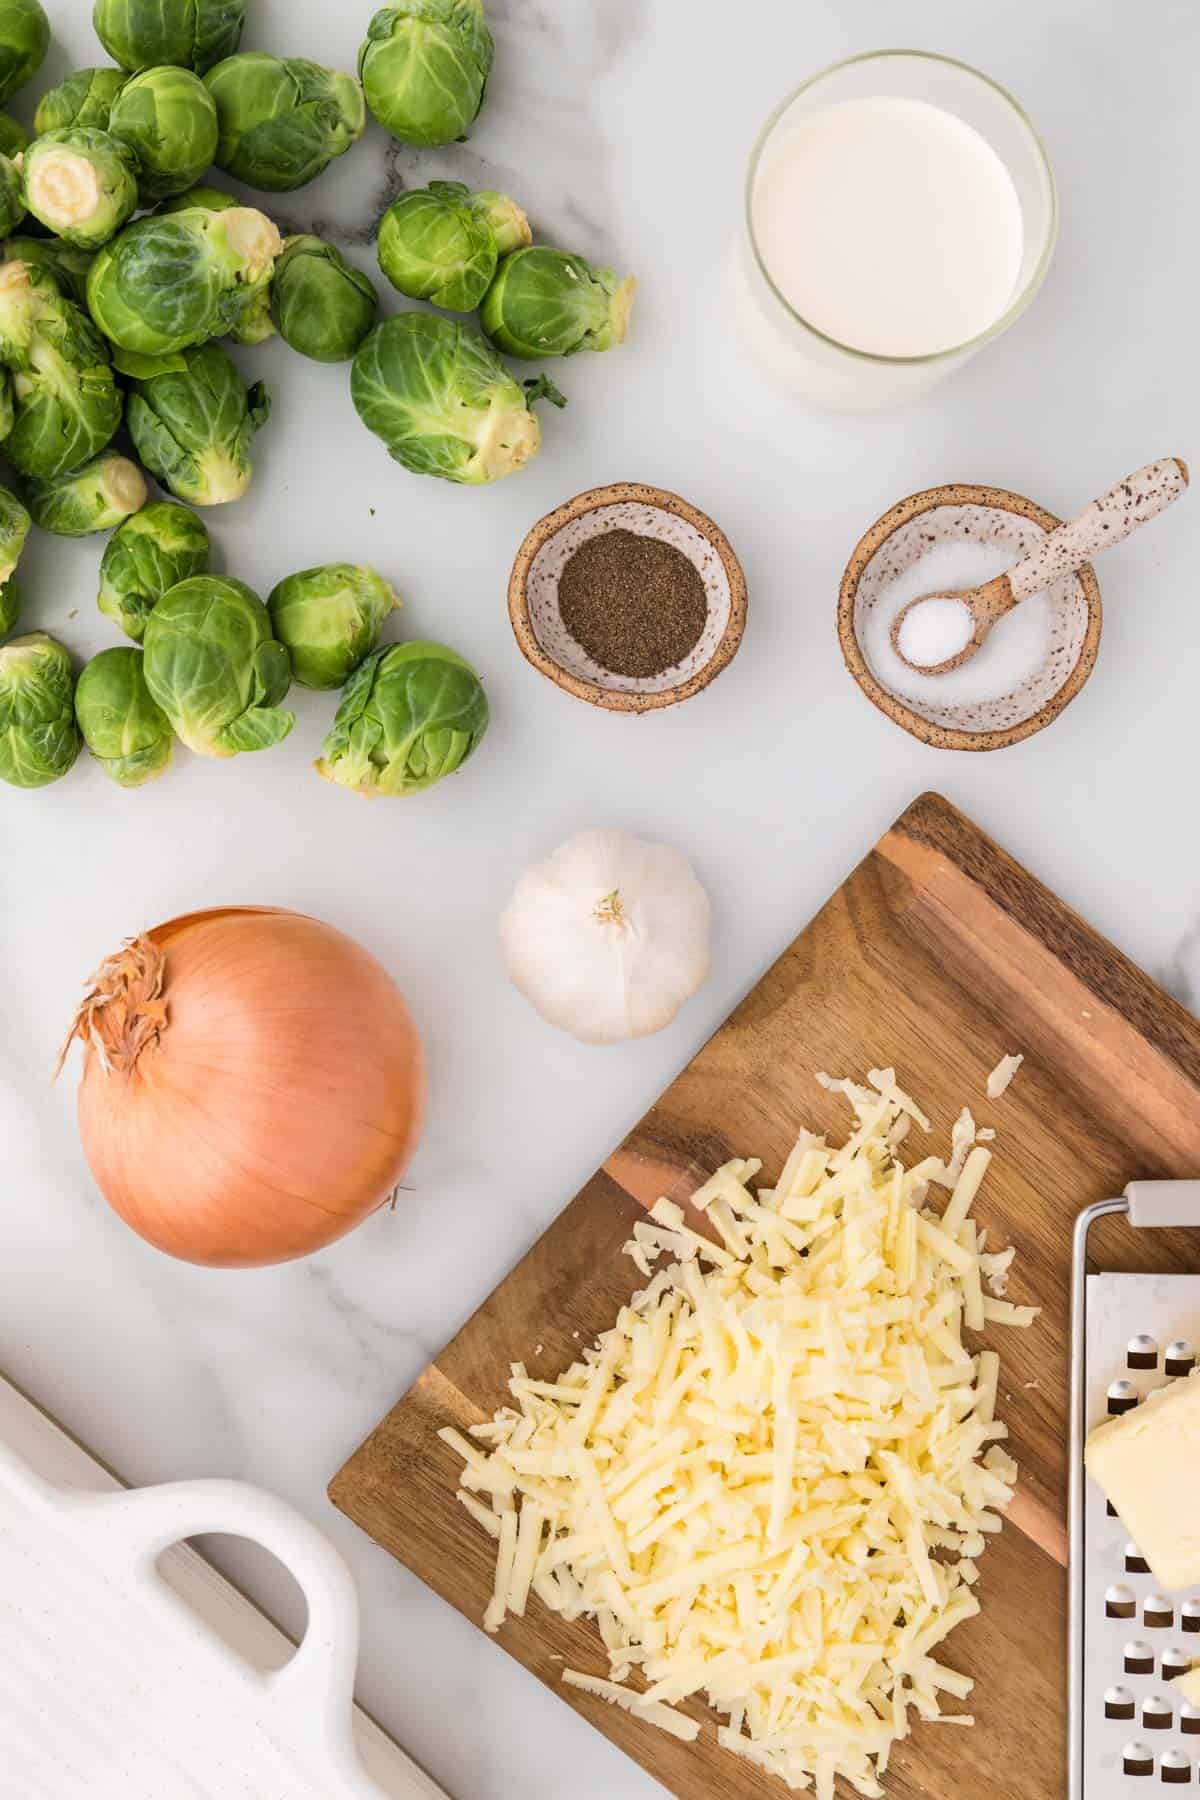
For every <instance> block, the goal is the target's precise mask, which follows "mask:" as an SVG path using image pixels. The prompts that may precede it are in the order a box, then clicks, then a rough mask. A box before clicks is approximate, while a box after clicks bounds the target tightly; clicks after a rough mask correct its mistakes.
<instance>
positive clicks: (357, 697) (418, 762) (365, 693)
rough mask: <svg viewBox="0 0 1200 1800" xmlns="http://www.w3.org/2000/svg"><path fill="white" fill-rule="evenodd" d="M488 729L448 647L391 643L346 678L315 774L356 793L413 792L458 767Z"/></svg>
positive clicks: (470, 682) (475, 687) (461, 665)
mask: <svg viewBox="0 0 1200 1800" xmlns="http://www.w3.org/2000/svg"><path fill="white" fill-rule="evenodd" d="M487 727H488V703H487V696H486V695H485V694H484V691H483V683H482V682H481V681H480V679H479V677H478V675H477V674H476V673H475V671H474V669H473V668H472V667H471V665H470V663H469V662H467V661H466V660H465V659H464V658H463V657H461V656H459V655H458V654H457V652H456V651H454V650H448V649H447V648H446V646H445V644H428V643H417V644H392V645H390V646H389V647H388V648H387V649H386V650H377V651H376V652H375V654H374V655H373V656H369V657H368V658H367V660H366V662H364V663H363V664H361V666H360V667H359V668H358V669H356V670H355V672H354V674H353V675H352V676H351V677H350V680H349V681H348V683H347V684H346V692H345V694H344V696H343V698H342V703H341V705H340V706H339V707H338V709H337V713H336V715H335V717H334V721H333V726H332V728H331V730H330V732H329V736H328V737H327V738H326V739H325V747H324V750H323V752H322V755H321V760H320V761H319V762H318V763H317V765H316V769H317V773H318V775H323V776H324V778H325V780H326V781H333V782H336V783H337V784H338V786H339V787H347V788H352V789H353V790H354V792H355V793H357V794H366V795H368V796H374V795H377V794H416V793H419V792H420V791H421V790H422V788H428V787H432V786H433V784H434V782H435V781H440V780H441V779H442V777H443V775H453V774H454V772H455V770H456V769H461V767H462V765H463V764H464V763H465V762H466V760H467V758H468V757H469V756H471V755H472V754H473V752H474V751H475V750H476V749H477V748H478V746H479V743H480V740H481V739H482V737H483V734H484V732H485V731H486V730H487Z"/></svg>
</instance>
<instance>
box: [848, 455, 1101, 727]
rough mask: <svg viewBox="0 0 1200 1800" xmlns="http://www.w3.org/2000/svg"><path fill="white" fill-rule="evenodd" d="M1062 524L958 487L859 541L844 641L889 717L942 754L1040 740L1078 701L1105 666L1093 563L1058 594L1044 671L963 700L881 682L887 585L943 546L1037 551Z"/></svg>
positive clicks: (1029, 506) (921, 501) (915, 505)
mask: <svg viewBox="0 0 1200 1800" xmlns="http://www.w3.org/2000/svg"><path fill="white" fill-rule="evenodd" d="M1060 523H1061V520H1059V519H1058V518H1057V517H1056V515H1055V514H1054V513H1052V512H1047V511H1046V508H1045V507H1044V506H1038V505H1037V504H1036V503H1035V502H1034V501H1032V500H1027V499H1026V498H1025V497H1024V495H1022V494H1012V493H1010V492H1009V491H1008V489H1007V488H993V487H976V486H974V485H972V484H969V483H954V484H951V485H948V486H946V487H935V488H927V489H926V490H925V491H924V492H923V493H920V494H910V496H909V498H908V499H907V500H901V501H900V502H899V503H898V504H897V505H896V506H893V507H892V509H891V511H890V512H886V513H884V515H883V517H882V518H881V519H877V520H876V522H875V524H874V525H872V526H871V529H870V530H869V531H868V532H866V533H865V535H864V536H863V537H862V538H861V539H860V540H859V543H858V545H857V547H856V549H855V551H854V554H853V556H852V557H851V558H850V561H849V562H848V563H847V565H846V573H845V574H844V575H843V576H842V586H841V592H840V594H839V596H838V637H839V639H840V641H841V646H842V655H843V657H844V658H845V662H846V667H847V668H848V669H849V670H850V673H851V674H852V675H853V677H854V679H855V680H856V681H857V683H858V685H859V687H861V688H862V690H863V692H864V694H866V696H867V698H868V699H869V700H871V701H873V702H874V704H875V705H876V706H877V707H878V708H879V710H880V711H881V712H883V713H886V714H887V716H888V718H889V719H892V720H894V722H895V723H896V724H897V725H902V726H903V727H904V729H905V731H911V733H912V734H913V736H914V737H917V738H920V739H921V740H922V742H923V743H926V744H932V745H933V746H934V747H935V748H936V749H938V750H1003V749H1004V748H1005V747H1006V746H1007V745H1009V744H1017V743H1020V741H1021V740H1022V738H1027V737H1032V736H1033V734H1034V732H1035V731H1041V729H1042V727H1043V726H1045V725H1049V724H1050V722H1051V720H1052V719H1056V718H1057V717H1058V715H1059V713H1060V712H1061V711H1062V710H1063V708H1064V706H1066V705H1068V704H1069V702H1070V701H1072V700H1073V699H1074V698H1075V696H1076V694H1077V693H1078V692H1079V690H1080V689H1081V688H1082V687H1083V684H1084V682H1085V681H1086V680H1087V678H1088V676H1089V675H1090V674H1091V672H1092V670H1093V668H1094V667H1095V665H1096V654H1097V651H1098V650H1099V648H1100V628H1101V624H1102V620H1103V608H1102V606H1101V603H1100V585H1099V583H1098V582H1097V580H1096V575H1095V571H1094V570H1093V568H1092V566H1091V564H1090V563H1089V564H1087V565H1086V566H1085V567H1084V568H1082V569H1080V570H1078V571H1077V572H1076V574H1074V575H1070V576H1067V577H1066V579H1065V580H1062V581H1056V582H1055V583H1054V585H1053V587H1052V588H1050V589H1049V605H1050V642H1049V648H1048V651H1047V654H1046V657H1045V659H1044V661H1043V662H1042V664H1041V667H1040V668H1039V669H1038V670H1037V671H1036V672H1035V673H1034V674H1033V675H1032V676H1031V677H1030V678H1029V679H1028V680H1026V681H1025V682H1023V683H1022V684H1021V686H1019V687H1017V688H1014V689H1011V690H1010V691H1009V692H1007V693H1003V694H997V695H995V696H994V697H992V698H989V699H986V700H973V701H971V702H969V703H968V702H965V701H960V702H958V703H949V702H938V701H937V700H935V699H933V698H930V699H929V700H924V699H921V700H916V699H914V698H913V697H912V696H911V695H905V696H903V697H902V696H901V695H899V694H895V693H893V692H892V690H891V689H890V688H888V687H887V686H885V685H884V683H883V682H882V681H881V680H880V679H879V678H878V676H877V675H876V674H875V672H874V670H873V669H872V668H871V666H870V663H869V662H868V660H867V657H866V654H865V652H864V649H863V644H864V641H865V639H866V626H867V622H868V619H869V617H870V614H871V611H872V609H873V608H874V607H875V606H876V605H877V604H878V603H879V600H880V597H881V596H882V594H883V591H884V589H885V588H886V587H887V585H888V583H889V582H890V581H891V580H892V579H893V578H894V577H895V576H897V575H900V574H902V573H903V572H904V571H905V570H907V569H910V568H912V566H913V564H914V563H916V562H917V561H918V560H919V559H920V558H921V557H922V556H926V555H928V553H929V551H930V550H931V549H932V548H933V547H934V545H936V544H941V543H945V542H950V541H953V540H954V539H969V540H972V541H974V542H975V543H979V544H986V545H988V546H989V547H998V548H1001V549H1003V550H1005V551H1009V550H1011V552H1012V560H1013V562H1016V560H1017V558H1018V557H1020V556H1022V555H1024V553H1025V552H1026V551H1027V550H1032V549H1033V547H1034V545H1035V544H1037V543H1038V541H1039V540H1040V539H1041V538H1043V537H1044V536H1045V535H1046V533H1047V532H1049V531H1053V529H1054V527H1055V526H1056V525H1058V524H1060Z"/></svg>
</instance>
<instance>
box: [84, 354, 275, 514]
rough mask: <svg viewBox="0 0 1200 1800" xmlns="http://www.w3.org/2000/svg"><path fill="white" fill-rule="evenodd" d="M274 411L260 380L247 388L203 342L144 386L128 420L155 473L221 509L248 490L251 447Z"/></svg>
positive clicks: (197, 501)
mask: <svg viewBox="0 0 1200 1800" xmlns="http://www.w3.org/2000/svg"><path fill="white" fill-rule="evenodd" d="M119 360H120V358H119V357H118V361H119ZM270 410H271V401H270V396H269V395H268V393H267V390H266V388H265V387H264V386H263V384H262V382H261V381H256V382H255V384H254V386H253V387H252V388H249V389H248V388H247V387H246V384H245V382H244V381H243V380H242V378H241V376H240V375H239V374H238V371H237V369H236V367H235V366H234V364H233V362H232V361H231V360H230V358H229V356H228V355H227V354H226V352H225V351H224V350H222V349H221V347H220V346H219V345H218V344H201V345H199V346H198V347H197V348H196V349H194V350H185V351H182V352H181V353H180V355H178V356H176V357H167V358H163V360H162V364H161V366H160V367H159V369H158V371H157V372H156V373H154V374H151V375H150V377H149V379H147V380H144V381H139V382H138V383H137V385H136V388H135V389H134V391H133V392H132V393H131V394H130V396H129V399H128V402H127V404H126V408H125V418H126V422H127V424H128V426H129V435H130V437H131V438H132V439H133V442H134V448H135V449H136V450H137V453H138V455H139V456H140V457H141V459H142V461H143V462H144V463H145V465H146V467H147V468H148V469H149V470H150V473H151V474H152V475H157V476H158V479H159V480H160V481H161V482H163V483H164V485H165V486H166V487H168V488H169V489H170V490H171V492H172V493H173V494H175V495H176V496H177V497H178V498H179V499H180V500H190V501H191V503H192V505H193V506H220V505H222V504H223V503H224V502H225V501H227V500H240V499H241V497H242V495H243V494H244V493H245V491H246V489H247V488H248V487H249V485H250V477H251V475H252V473H253V465H252V464H251V461H250V443H251V440H252V439H253V437H254V434H255V432H256V431H257V430H258V429H259V427H260V426H262V425H265V424H266V421H267V417H268V415H269V413H270Z"/></svg>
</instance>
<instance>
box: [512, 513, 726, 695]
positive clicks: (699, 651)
mask: <svg viewBox="0 0 1200 1800" xmlns="http://www.w3.org/2000/svg"><path fill="white" fill-rule="evenodd" d="M605 531H631V532H633V533H634V534H635V535H636V536H639V537H654V538H659V539H661V541H662V542H663V543H667V544H671V545H673V546H674V548H675V549H676V550H680V551H682V552H683V554H684V555H685V556H686V557H687V558H688V561H689V562H691V563H692V565H693V566H694V567H695V569H696V570H697V572H698V573H699V576H700V579H701V581H702V582H703V583H704V593H705V599H706V602H707V609H708V610H707V618H706V621H705V625H704V630H703V631H702V632H701V634H700V637H699V640H698V641H697V643H696V644H695V645H694V647H693V648H692V649H691V650H690V651H689V652H688V654H687V656H686V657H685V658H684V660H683V661H682V662H681V663H678V664H677V665H676V666H675V667H674V668H673V669H664V670H662V672H661V673H660V674H657V675H645V676H634V675H618V674H615V673H614V672H613V671H612V670H610V669H605V668H602V667H601V666H600V664H599V663H596V662H594V661H593V660H592V658H591V657H590V656H589V655H588V654H587V652H586V651H585V650H584V649H583V648H582V646H581V645H579V644H578V643H576V641H575V639H574V638H573V637H572V636H571V634H570V632H569V631H568V630H567V628H566V626H565V625H564V624H563V619H562V613H561V611H560V610H559V603H558V582H559V577H560V576H561V574H562V571H563V569H564V568H565V567H566V564H567V562H568V560H569V558H570V557H571V556H572V555H573V554H574V553H575V551H576V550H578V549H579V547H580V545H581V544H585V543H587V541H588V540H589V538H594V537H598V536H599V535H600V534H601V533H602V532H605ZM508 613H509V618H510V619H511V620H512V628H513V632H514V634H515V636H516V640H517V643H518V645H519V646H520V649H521V654H522V655H523V656H524V657H525V658H526V659H527V661H529V662H531V663H532V664H533V666H534V668H535V669H537V670H538V671H539V672H540V673H541V674H542V675H545V676H547V677H548V678H549V680H551V681H554V682H557V684H558V686H559V687H560V688H563V689H564V690H565V691H566V692H567V693H568V694H574V696H575V698H576V699H577V700H588V701H590V702H591V704H592V705H593V706H604V707H607V708H609V710H610V711H612V712H625V713H643V712H649V711H651V710H652V709H653V708H655V707H660V706H677V705H678V704H679V702H680V701H681V700H688V699H690V698H691V696H692V695H693V694H698V693H699V692H700V689H701V688H703V687H707V686H708V684H709V682H710V681H712V680H714V679H715V677H716V676H718V675H719V674H720V673H721V670H722V669H724V668H727V667H728V665H729V663H730V662H731V661H732V660H733V657H734V655H735V653H736V651H737V647H738V645H739V644H740V643H741V641H742V632H743V630H744V629H745V624H746V578H745V576H744V575H743V574H742V568H741V564H740V563H739V562H738V559H737V557H736V556H735V555H734V553H733V550H732V548H731V546H730V543H729V540H728V539H727V538H726V536H725V534H724V532H723V531H721V530H720V528H719V527H718V526H716V525H714V523H713V521H712V520H711V519H710V518H708V517H707V515H706V514H704V513H702V512H699V511H697V509H696V508H695V507H694V506H689V505H688V502H687V501H686V500H681V499H680V497H679V495H678V494H671V493H668V492H667V491H666V489H665V488H656V487H645V486H643V485H642V484H641V483H640V482H636V481H618V482H614V483H613V484H612V485H611V486H610V487H600V488H590V489H589V490H588V492H587V493H586V494H577V495H576V496H575V498H574V499H573V500H568V501H567V502H566V504H565V505H563V506H559V507H556V508H555V510H554V511H553V512H552V513H547V514H546V516H545V518H544V519H539V520H538V522H537V524H536V525H535V526H534V527H533V530H532V531H531V532H530V533H529V535H528V536H527V537H526V539H525V541H524V543H523V544H522V545H521V548H520V549H519V550H518V552H517V558H516V561H515V562H514V563H513V568H512V574H511V575H510V577H509V582H508Z"/></svg>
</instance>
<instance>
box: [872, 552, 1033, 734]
mask: <svg viewBox="0 0 1200 1800" xmlns="http://www.w3.org/2000/svg"><path fill="white" fill-rule="evenodd" d="M1019 556H1020V552H1019V551H1018V550H1015V549H1013V548H1012V546H1011V545H1010V546H1008V547H1007V548H1006V547H1005V546H1004V545H1002V544H980V543H977V542H976V541H975V540H974V539H973V538H949V539H946V540H944V541H943V542H942V543H940V544H934V545H933V546H932V547H931V548H930V549H929V550H928V551H927V553H926V554H925V555H924V556H922V557H920V558H918V560H917V561H916V562H915V563H914V564H913V566H912V567H911V568H910V569H905V570H904V572H903V573H902V574H900V575H896V576H894V577H893V579H892V580H891V581H889V582H888V583H887V585H886V586H885V587H883V588H882V589H881V590H880V593H879V597H878V599H877V600H876V601H875V604H874V606H872V608H871V610H870V612H869V613H868V614H867V617H866V621H865V624H864V627H863V633H862V648H863V654H864V655H865V656H866V659H867V662H868V664H869V665H870V668H871V672H872V674H873V675H874V676H875V677H876V679H877V680H878V681H880V682H882V683H883V685H884V687H886V688H888V689H889V690H890V692H892V693H893V694H896V695H898V696H899V698H900V699H902V700H912V701H915V702H916V703H918V704H919V705H921V706H939V705H941V706H972V705H977V704H979V703H980V702H981V701H985V700H998V699H1000V698H1001V697H1002V696H1003V695H1005V694H1011V693H1012V692H1013V691H1014V690H1015V689H1017V688H1020V687H1022V686H1023V685H1024V684H1025V683H1026V682H1027V681H1029V680H1031V679H1032V677H1033V676H1034V675H1036V674H1037V673H1038V671H1039V670H1040V669H1041V668H1042V667H1043V665H1044V663H1045V661H1046V658H1047V656H1048V655H1049V651H1050V632H1051V609H1050V601H1049V597H1048V595H1046V594H1044V593H1042V594H1035V595H1033V597H1032V598H1031V599H1029V600H1023V601H1022V602H1021V604H1020V606H1018V607H1015V608H1014V610H1013V611H1012V612H1010V613H1008V614H1006V615H1005V617H1004V618H1002V619H1001V620H1000V621H999V623H998V624H996V625H994V626H993V627H992V629H991V631H990V632H989V633H988V636H987V637H986V638H985V639H984V641H983V644H982V645H981V647H980V648H979V649H978V650H977V651H976V652H975V654H974V656H970V657H968V658H967V660H966V662H965V663H964V664H963V665H962V667H961V668H960V669H951V670H950V672H949V673H948V674H946V675H925V674H922V673H921V672H920V671H919V670H916V669H910V668H909V666H908V664H907V663H905V662H904V661H903V660H902V659H901V658H900V657H899V656H898V655H897V654H896V651H895V650H894V649H893V647H892V641H891V634H892V625H893V623H894V622H895V619H896V615H897V614H898V613H899V612H900V611H901V610H902V609H903V608H904V607H905V606H907V605H908V602H909V601H910V600H918V599H920V598H921V596H922V595H924V594H936V593H944V592H945V591H946V589H947V588H951V589H955V588H961V589H965V588H973V587H981V586H982V585H983V583H984V582H985V581H990V580H991V579H992V577H993V576H995V575H1003V574H1004V572H1005V570H1006V569H1011V568H1012V566H1013V564H1014V563H1015V562H1016V561H1018V559H1019ZM913 610H914V612H915V611H916V610H917V609H916V608H914V609H913ZM959 647H960V648H961V645H960V646H959ZM949 654H950V655H953V654H954V652H953V651H951V652H950V653H949Z"/></svg>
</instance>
